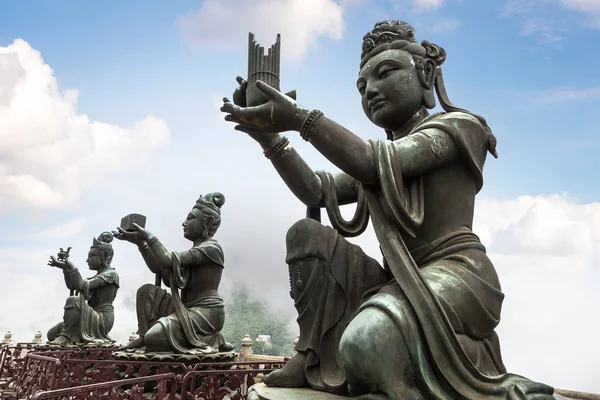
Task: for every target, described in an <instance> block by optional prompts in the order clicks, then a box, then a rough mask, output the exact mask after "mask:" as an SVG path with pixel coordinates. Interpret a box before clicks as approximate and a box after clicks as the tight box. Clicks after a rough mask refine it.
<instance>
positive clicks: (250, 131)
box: [233, 124, 261, 135]
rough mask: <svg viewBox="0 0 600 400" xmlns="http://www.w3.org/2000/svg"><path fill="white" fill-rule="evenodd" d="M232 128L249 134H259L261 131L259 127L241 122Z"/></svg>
mask: <svg viewBox="0 0 600 400" xmlns="http://www.w3.org/2000/svg"><path fill="white" fill-rule="evenodd" d="M233 129H235V130H236V131H240V132H244V133H247V134H249V135H260V133H261V130H260V129H256V128H252V127H250V126H248V125H243V124H240V125H236V126H235V127H234V128H233Z"/></svg>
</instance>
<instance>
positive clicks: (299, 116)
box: [292, 106, 314, 132]
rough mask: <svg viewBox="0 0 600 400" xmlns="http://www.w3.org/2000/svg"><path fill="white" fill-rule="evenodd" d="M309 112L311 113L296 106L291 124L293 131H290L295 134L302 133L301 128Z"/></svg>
mask: <svg viewBox="0 0 600 400" xmlns="http://www.w3.org/2000/svg"><path fill="white" fill-rule="evenodd" d="M313 111H314V110H313ZM311 112H312V111H311V110H309V109H307V108H303V107H298V106H297V108H296V112H295V113H294V117H293V124H292V127H293V129H292V130H294V131H296V132H302V126H303V125H304V122H305V121H306V119H307V118H308V117H309V115H310V114H311Z"/></svg>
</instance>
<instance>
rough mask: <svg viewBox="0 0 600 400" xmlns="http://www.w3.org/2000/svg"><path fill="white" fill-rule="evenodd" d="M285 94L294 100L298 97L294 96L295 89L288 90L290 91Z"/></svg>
mask: <svg viewBox="0 0 600 400" xmlns="http://www.w3.org/2000/svg"><path fill="white" fill-rule="evenodd" d="M285 95H286V96H288V97H291V98H292V99H294V100H298V99H297V98H296V91H295V90H290V91H289V92H287V93H286V94H285Z"/></svg>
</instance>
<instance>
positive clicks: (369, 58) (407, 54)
mask: <svg viewBox="0 0 600 400" xmlns="http://www.w3.org/2000/svg"><path fill="white" fill-rule="evenodd" d="M445 59H446V53H445V51H444V49H442V48H441V47H438V46H436V45H434V44H431V43H429V42H423V43H422V44H419V43H417V41H416V40H415V30H414V28H413V27H412V26H411V25H409V24H407V23H406V22H402V21H383V22H378V23H377V24H375V27H374V28H373V30H372V31H371V32H369V33H367V34H366V35H365V36H364V37H363V46H362V55H361V61H360V72H359V77H358V81H357V88H358V90H359V92H360V94H361V97H362V106H363V110H364V112H365V114H366V115H367V117H368V118H369V119H370V120H371V121H372V122H373V123H374V124H375V125H377V126H380V127H382V128H384V129H386V130H389V131H394V130H397V129H400V128H402V126H403V125H404V124H405V123H406V122H407V121H408V120H409V119H410V118H411V117H412V116H413V115H415V113H416V112H417V111H419V110H420V109H421V108H423V107H426V108H433V107H435V97H434V90H435V89H434V85H435V79H436V74H437V72H438V71H437V69H438V68H439V66H440V65H442V63H443V62H444V60H445Z"/></svg>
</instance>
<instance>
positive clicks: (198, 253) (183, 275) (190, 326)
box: [113, 193, 233, 354]
mask: <svg viewBox="0 0 600 400" xmlns="http://www.w3.org/2000/svg"><path fill="white" fill-rule="evenodd" d="M224 203H225V197H224V196H223V195H222V194H221V193H211V194H208V195H206V196H200V198H199V199H198V201H196V204H195V205H194V207H193V208H192V210H191V211H190V212H189V214H188V215H187V217H186V219H185V221H184V222H183V236H184V237H185V238H186V239H188V240H190V241H192V242H193V246H192V248H190V249H189V250H186V251H183V252H173V253H171V252H169V251H167V249H166V248H165V247H164V246H163V245H162V243H160V241H159V240H158V238H157V237H156V236H154V235H153V234H151V233H150V232H148V231H147V230H146V229H144V228H142V227H141V226H140V225H138V224H136V223H133V224H132V225H133V228H134V229H133V230H131V231H127V230H125V229H123V228H122V227H119V228H117V231H116V232H113V234H114V235H115V237H116V238H117V239H120V240H125V241H128V242H130V243H133V244H135V245H137V246H138V248H139V250H140V253H142V257H143V258H144V262H145V263H146V265H147V266H148V268H149V269H150V271H152V272H154V273H155V274H157V275H159V276H160V277H161V278H162V281H163V282H164V284H165V285H166V286H167V287H169V288H171V294H169V293H167V291H166V290H165V289H162V288H160V287H159V286H157V285H152V284H147V285H144V286H142V287H140V288H139V289H138V292H137V299H136V307H137V318H138V331H137V334H138V335H139V337H138V338H137V339H135V340H134V341H132V342H131V343H129V344H128V345H126V346H124V347H122V350H133V349H142V350H140V351H144V350H145V351H147V352H170V353H177V354H206V353H216V352H226V351H231V350H232V349H233V346H232V345H231V344H229V343H227V342H226V341H225V339H224V338H223V335H222V334H221V329H222V328H223V324H224V322H225V308H224V304H223V299H222V298H221V297H220V296H219V292H218V289H219V284H220V283H221V276H222V274H223V267H224V258H223V250H222V249H221V246H220V245H219V243H218V242H217V241H216V240H215V239H213V235H214V234H215V233H216V232H217V229H218V228H219V226H220V224H221V206H223V204H224ZM159 283H160V282H159ZM180 290H181V293H180V292H179V291H180Z"/></svg>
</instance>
